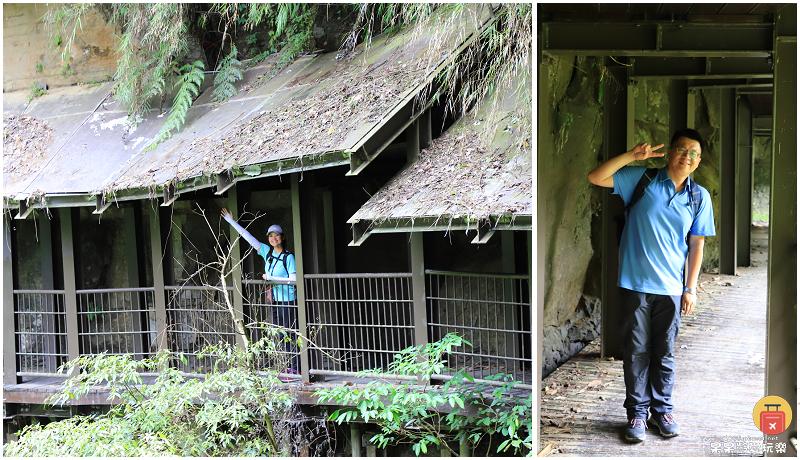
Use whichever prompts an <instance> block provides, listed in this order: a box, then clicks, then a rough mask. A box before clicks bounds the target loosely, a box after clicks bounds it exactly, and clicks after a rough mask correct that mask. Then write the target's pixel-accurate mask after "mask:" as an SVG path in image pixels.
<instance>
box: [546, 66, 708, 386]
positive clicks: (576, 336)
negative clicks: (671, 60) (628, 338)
mask: <svg viewBox="0 0 800 460" xmlns="http://www.w3.org/2000/svg"><path fill="white" fill-rule="evenodd" d="M607 77H608V74H607V73H604V67H603V64H602V61H600V60H597V59H595V58H591V57H566V56H559V57H555V58H553V62H552V65H550V66H549V73H548V74H547V75H542V78H548V79H549V85H550V89H551V91H550V97H549V99H548V100H547V102H546V103H547V104H548V109H549V110H550V111H551V113H550V120H551V126H549V127H548V133H549V135H550V138H551V146H552V147H551V151H550V152H548V153H547V155H548V158H547V161H546V168H545V170H544V171H542V170H539V171H538V174H539V177H540V178H544V179H540V180H544V182H545V188H546V191H545V194H546V196H545V202H546V203H547V209H546V210H545V211H546V212H545V215H546V223H545V226H546V236H545V237H546V245H547V247H546V256H545V257H546V262H545V263H546V273H545V292H544V293H543V295H544V296H545V307H544V323H543V324H542V328H543V332H544V346H543V355H542V371H543V374H544V375H547V374H549V373H550V372H552V371H553V370H554V369H555V368H556V367H558V366H559V365H560V364H562V363H564V362H565V361H566V360H567V359H569V358H570V357H571V356H573V355H574V354H575V353H577V352H578V351H580V350H581V349H582V348H583V346H584V345H585V344H587V343H589V342H591V341H592V340H594V339H595V338H596V337H598V336H599V335H600V310H601V308H600V300H599V297H600V274H601V273H600V270H601V263H602V260H601V259H600V238H599V237H600V232H601V226H600V213H601V212H602V210H601V209H600V208H601V206H600V205H601V202H602V189H601V188H600V187H595V186H593V185H591V184H590V183H589V181H588V180H587V179H586V175H587V174H588V173H589V171H591V170H592V169H594V168H595V167H596V166H597V165H599V164H600V163H601V162H602V151H601V149H602V145H603V140H604V139H603V131H602V129H603V113H602V100H603V97H613V94H605V95H604V94H603V92H602V91H601V88H602V81H603V79H604V78H607ZM633 96H634V98H635V99H634V128H635V129H634V141H635V142H634V145H635V144H637V143H640V142H651V143H662V142H663V143H664V144H669V140H670V138H671V135H672V133H670V132H669V103H668V102H669V82H668V81H666V80H647V81H644V80H642V81H639V82H635V83H634V87H633ZM695 103H696V107H695V119H696V125H695V126H694V128H695V129H697V130H698V131H699V132H700V133H701V134H702V135H703V136H704V138H705V140H706V142H707V143H708V148H707V149H706V151H704V152H703V163H702V164H701V166H700V168H699V169H698V170H697V172H696V173H695V176H696V177H695V180H697V182H698V183H700V184H701V185H702V186H703V187H705V188H706V189H708V191H709V193H711V196H712V201H713V206H714V210H715V216H717V215H718V206H719V197H718V195H719V166H718V161H719V160H718V153H717V150H718V145H719V140H718V137H719V135H718V131H719V92H718V91H702V92H698V93H696V97H695ZM631 147H632V146H631ZM618 153H623V152H618ZM664 164H665V160H663V159H654V160H651V161H649V162H646V164H644V166H648V167H662V166H664ZM718 247H719V243H718V241H717V239H716V238H709V239H707V241H706V246H705V248H706V250H705V257H704V261H703V269H704V270H709V269H713V268H716V267H717V261H718V259H719V249H718Z"/></svg>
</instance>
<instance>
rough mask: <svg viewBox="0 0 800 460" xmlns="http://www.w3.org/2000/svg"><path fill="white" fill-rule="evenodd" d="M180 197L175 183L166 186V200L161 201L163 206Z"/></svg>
mask: <svg viewBox="0 0 800 460" xmlns="http://www.w3.org/2000/svg"><path fill="white" fill-rule="evenodd" d="M177 199H178V191H177V190H176V188H175V185H173V184H169V185H166V186H165V187H164V202H163V203H161V206H169V205H171V204H172V203H174V202H175V200H177Z"/></svg>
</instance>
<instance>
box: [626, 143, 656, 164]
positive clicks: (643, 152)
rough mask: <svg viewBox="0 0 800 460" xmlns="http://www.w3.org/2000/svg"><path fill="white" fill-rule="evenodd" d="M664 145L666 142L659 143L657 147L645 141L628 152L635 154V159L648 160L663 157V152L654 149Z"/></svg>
mask: <svg viewBox="0 0 800 460" xmlns="http://www.w3.org/2000/svg"><path fill="white" fill-rule="evenodd" d="M663 146H664V144H658V145H656V146H655V147H653V146H651V145H650V144H648V143H646V142H645V143H642V144H639V145H637V146H636V147H634V148H632V149H631V150H630V152H628V153H631V154H633V159H634V160H646V159H648V158H654V157H663V156H664V153H663V152H654V150H658V149H660V148H661V147H663Z"/></svg>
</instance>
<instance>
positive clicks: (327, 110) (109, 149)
mask: <svg viewBox="0 0 800 460" xmlns="http://www.w3.org/2000/svg"><path fill="white" fill-rule="evenodd" d="M489 17H490V11H489V8H488V7H487V6H486V5H475V6H474V7H471V8H468V9H465V12H464V15H463V18H462V21H461V22H460V23H458V24H457V25H456V26H455V27H453V28H452V29H449V30H447V33H446V34H445V37H444V39H443V40H441V42H442V43H443V45H442V46H443V47H442V48H437V49H435V50H434V49H433V47H432V46H431V44H430V43H429V42H430V36H413V35H412V34H411V31H410V30H407V31H405V32H402V33H400V34H398V35H396V36H394V37H391V38H389V39H386V37H378V38H377V39H376V40H375V41H374V42H373V44H372V47H371V48H370V49H369V50H366V51H365V50H364V48H363V47H362V46H360V47H358V48H357V49H356V50H355V51H354V52H353V53H352V54H351V55H349V56H346V57H342V56H340V55H338V54H337V53H329V54H325V55H319V56H305V57H302V58H300V59H298V60H297V61H296V62H294V63H293V64H292V65H290V66H288V67H287V68H285V69H284V70H282V71H281V72H280V73H278V75H276V76H275V77H273V78H272V79H269V80H268V81H267V82H266V83H263V84H260V85H259V84H258V83H259V82H260V81H261V80H264V79H265V78H264V77H263V75H264V74H266V73H268V72H269V70H271V69H272V68H273V64H274V62H272V61H267V62H265V63H264V64H262V65H260V66H258V67H255V68H253V69H250V70H248V71H247V72H246V73H245V78H244V79H243V80H242V81H240V82H239V83H237V87H238V88H240V92H239V94H238V95H237V96H236V97H234V98H233V99H231V100H230V101H228V102H227V103H224V104H215V103H212V102H211V91H210V90H207V91H204V92H203V93H202V94H201V96H200V97H199V98H198V99H197V100H196V101H195V102H194V104H193V106H192V107H191V108H190V109H189V112H188V114H187V117H186V123H185V125H184V126H183V127H182V128H181V129H180V131H179V132H178V133H174V134H173V137H172V138H170V139H168V140H166V141H164V142H162V143H161V144H159V146H158V147H157V148H156V149H155V150H153V151H150V152H145V151H144V150H145V148H146V147H147V146H148V145H149V144H150V143H151V141H152V139H154V138H155V136H156V134H157V133H158V130H159V129H160V127H161V126H162V125H163V123H164V122H165V120H166V117H167V111H168V107H164V109H163V113H162V112H161V110H160V108H159V103H160V101H155V102H154V103H153V104H152V106H153V107H154V108H153V109H151V111H150V116H149V117H147V118H146V119H145V120H143V121H142V122H141V123H139V125H138V126H137V127H135V128H132V127H131V126H130V125H129V124H128V123H127V121H126V112H125V111H124V109H123V108H122V107H121V106H120V105H119V103H117V102H116V101H115V100H113V98H112V96H111V95H110V94H109V91H110V90H111V88H112V86H113V84H112V83H110V82H109V83H106V84H104V85H102V86H99V87H95V88H85V87H71V88H66V89H62V90H53V91H51V94H50V95H49V96H44V97H40V98H37V99H34V100H33V101H32V102H31V103H30V104H27V98H28V93H27V92H24V94H20V93H18V94H13V95H8V94H4V95H3V112H4V116H10V115H14V116H17V117H20V116H22V115H24V116H27V117H32V118H34V119H35V120H36V121H39V122H44V123H47V124H49V125H50V126H51V127H52V128H53V133H52V143H51V144H50V146H49V147H48V148H45V149H44V150H43V151H41V152H39V155H37V156H36V158H35V161H29V162H27V163H26V164H25V165H24V167H20V165H13V166H14V167H13V168H10V169H16V170H17V172H18V173H17V174H7V173H5V172H4V174H3V185H4V195H5V196H6V197H7V198H13V199H23V198H26V197H29V196H32V195H41V194H42V193H44V194H47V195H53V194H97V193H106V194H108V193H118V192H119V191H124V190H129V191H130V190H135V189H138V190H142V189H150V190H151V191H152V190H154V189H155V188H156V187H157V186H163V185H165V184H167V183H174V182H181V181H182V183H181V184H180V187H185V188H192V187H195V188H200V187H208V186H211V185H212V177H211V176H212V175H213V174H217V173H220V172H222V171H226V170H231V169H232V168H238V169H240V170H241V169H243V168H244V166H246V165H264V168H256V169H253V168H250V170H249V171H248V174H250V175H253V176H256V175H259V174H260V175H272V174H280V173H283V172H287V171H290V170H293V169H295V170H296V169H298V168H309V167H324V166H331V165H338V164H346V163H348V162H349V153H350V152H353V151H355V150H357V149H359V148H360V147H361V146H362V145H363V144H364V142H365V141H366V140H367V139H368V138H369V137H370V136H371V135H372V134H374V133H375V132H376V131H377V130H378V128H380V127H381V126H382V125H383V124H384V123H386V122H387V121H388V119H389V118H390V117H391V116H393V114H395V113H397V110H396V108H397V107H398V106H400V105H403V104H407V103H409V101H413V99H414V97H415V96H416V95H417V93H418V92H419V91H420V90H421V89H422V88H424V87H425V86H426V85H427V84H428V83H429V82H430V81H431V79H432V78H433V77H434V76H435V73H436V71H437V69H438V68H440V66H441V64H442V63H443V62H444V61H445V60H446V59H447V58H449V57H450V56H451V55H452V54H453V53H454V51H455V50H456V49H457V48H458V47H459V45H461V44H462V43H463V42H464V41H465V39H466V38H467V37H469V36H470V35H471V34H473V32H474V31H475V30H478V29H479V28H480V26H481V25H482V24H484V23H485V22H486V21H487V20H488V19H489ZM212 80H213V75H207V76H206V83H205V85H204V89H208V86H210V82H211V81H212ZM166 99H167V100H168V101H171V100H172V97H171V96H170V97H167V98H166ZM14 148H17V146H16V145H13V144H11V143H8V144H7V143H6V142H4V149H14ZM20 148H21V147H20ZM23 153H24V152H23ZM30 156H31V155H28V157H30ZM22 157H23V155H20V154H16V155H9V156H7V159H9V160H10V161H16V159H17V158H22ZM267 164H269V167H267V166H266V165H267ZM6 169H7V168H5V167H4V171H5V170H6ZM259 170H260V172H259ZM23 172H24V173H23ZM240 174H241V171H240ZM243 177H244V176H243Z"/></svg>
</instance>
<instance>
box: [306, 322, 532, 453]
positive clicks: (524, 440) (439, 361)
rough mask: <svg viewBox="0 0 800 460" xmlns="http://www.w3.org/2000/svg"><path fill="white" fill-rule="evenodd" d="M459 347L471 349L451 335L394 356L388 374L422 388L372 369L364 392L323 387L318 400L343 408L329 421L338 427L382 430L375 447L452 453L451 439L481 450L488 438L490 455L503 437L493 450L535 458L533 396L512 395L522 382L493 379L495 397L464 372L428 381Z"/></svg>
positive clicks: (442, 369) (441, 370)
mask: <svg viewBox="0 0 800 460" xmlns="http://www.w3.org/2000/svg"><path fill="white" fill-rule="evenodd" d="M462 344H466V345H470V344H469V342H466V341H465V340H463V339H462V338H460V337H459V336H458V335H456V334H452V333H451V334H447V335H446V336H445V337H444V338H442V339H441V340H440V341H438V342H434V343H429V344H426V345H424V346H419V347H409V348H406V349H405V350H403V351H401V352H400V353H399V354H397V355H395V360H394V361H393V362H392V363H391V364H390V365H389V373H391V374H397V375H400V376H406V377H414V378H415V379H418V380H420V381H421V382H424V383H423V385H422V386H419V385H417V384H416V383H415V382H414V381H407V380H406V381H405V382H406V383H402V384H399V383H398V382H387V381H385V380H384V379H383V376H382V372H381V371H380V370H378V369H374V370H366V371H362V372H360V373H359V375H358V377H359V378H369V379H372V381H371V382H370V383H368V384H367V385H366V386H364V387H357V386H343V387H337V388H332V389H320V390H317V392H316V393H315V394H316V396H318V397H319V402H320V403H323V402H327V401H334V402H336V403H337V404H339V405H342V406H346V407H345V408H342V409H339V410H336V411H334V412H333V413H332V414H331V415H330V417H329V419H330V420H334V421H336V423H339V424H342V423H347V422H351V421H353V420H359V421H363V422H365V423H370V422H372V423H376V424H377V425H378V426H379V427H380V429H381V432H380V433H378V434H376V435H375V436H373V437H372V439H370V442H373V443H375V444H376V445H377V446H378V447H380V448H383V449H385V448H386V446H387V445H396V444H399V443H410V444H411V447H412V449H413V450H414V453H415V454H416V455H420V454H421V453H427V452H428V448H429V447H431V446H432V445H434V446H438V448H441V447H445V448H446V449H448V450H451V451H453V450H452V449H451V448H450V446H449V445H448V442H449V441H458V442H472V443H474V444H478V443H479V442H481V441H482V439H484V438H487V439H488V444H489V448H490V449H491V448H492V446H493V445H494V440H493V439H492V438H493V437H500V438H501V439H502V441H500V442H499V444H498V447H497V449H496V452H508V451H509V450H511V451H512V452H513V453H514V454H518V453H520V452H522V451H524V450H526V449H527V450H528V451H529V453H532V452H533V451H532V448H533V413H532V402H533V401H532V397H533V395H532V393H531V394H529V396H528V397H527V398H522V397H518V396H514V395H513V393H512V392H511V390H512V388H513V387H514V385H515V384H517V383H519V382H515V381H513V380H512V379H510V378H509V376H507V375H503V374H498V375H496V376H493V377H491V378H490V379H489V380H499V381H502V382H503V383H502V385H501V386H498V387H496V388H494V390H493V391H492V392H491V396H488V395H487V394H486V388H487V384H486V383H476V382H475V380H474V379H473V378H472V377H471V376H469V375H467V374H465V373H464V372H463V370H461V371H458V372H456V373H455V374H454V375H453V377H452V379H450V380H448V381H446V382H445V383H444V384H443V385H435V386H430V385H429V384H428V383H427V382H429V381H430V379H431V378H432V377H435V376H439V375H442V374H443V373H444V372H445V371H447V370H449V369H448V368H447V367H446V360H445V359H443V357H444V356H445V355H446V354H448V353H450V352H451V351H452V350H453V348H455V347H459V346H461V345H462ZM350 407H353V408H350ZM443 413H447V415H443ZM453 453H454V454H456V455H457V454H458V453H457V452H454V451H453Z"/></svg>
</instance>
